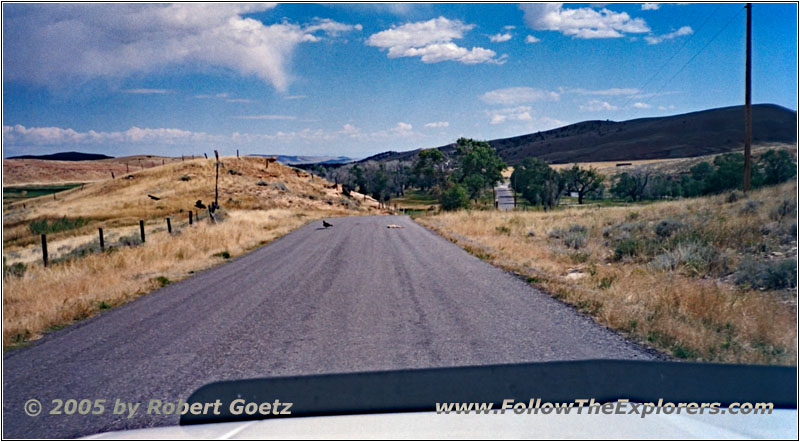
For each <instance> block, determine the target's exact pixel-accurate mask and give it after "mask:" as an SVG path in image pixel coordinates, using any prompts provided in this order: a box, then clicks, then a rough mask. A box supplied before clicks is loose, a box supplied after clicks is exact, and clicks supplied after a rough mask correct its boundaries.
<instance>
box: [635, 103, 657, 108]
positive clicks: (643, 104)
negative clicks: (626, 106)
mask: <svg viewBox="0 0 800 442" xmlns="http://www.w3.org/2000/svg"><path fill="white" fill-rule="evenodd" d="M633 107H635V108H636V109H650V108H651V107H653V106H651V105H649V104H647V103H642V102H636V103H633Z"/></svg>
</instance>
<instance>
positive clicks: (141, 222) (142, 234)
mask: <svg viewBox="0 0 800 442" xmlns="http://www.w3.org/2000/svg"><path fill="white" fill-rule="evenodd" d="M139 234H140V235H141V236H142V244H144V220H141V219H140V220H139Z"/></svg>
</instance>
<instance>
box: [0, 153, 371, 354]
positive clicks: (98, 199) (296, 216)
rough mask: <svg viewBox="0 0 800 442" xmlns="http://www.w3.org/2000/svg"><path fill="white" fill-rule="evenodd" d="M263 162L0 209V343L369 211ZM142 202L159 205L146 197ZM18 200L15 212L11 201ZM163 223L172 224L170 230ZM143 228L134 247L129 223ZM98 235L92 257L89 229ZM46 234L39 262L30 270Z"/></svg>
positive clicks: (358, 198)
mask: <svg viewBox="0 0 800 442" xmlns="http://www.w3.org/2000/svg"><path fill="white" fill-rule="evenodd" d="M265 161H266V160H265V159H264V158H240V159H237V158H223V159H222V162H223V164H224V167H221V168H220V197H219V200H220V205H221V207H222V208H221V210H220V211H218V212H217V214H216V218H217V222H216V223H213V222H211V221H210V219H209V217H208V213H207V212H206V211H202V210H200V211H199V212H200V216H201V218H200V220H199V221H196V222H195V223H194V224H193V225H192V226H189V225H188V211H189V210H194V211H195V213H197V212H198V209H195V208H194V207H193V206H194V204H195V201H197V200H202V201H203V202H204V203H205V204H208V203H210V202H211V201H213V198H214V162H213V160H205V159H203V160H199V159H198V160H194V161H185V162H175V163H172V164H166V165H165V166H158V167H153V168H149V169H144V170H141V171H139V172H136V173H132V174H129V175H124V174H123V175H122V176H118V177H117V178H116V179H115V180H110V179H109V180H105V181H101V182H96V183H91V184H87V185H85V186H84V187H83V189H81V188H80V187H77V188H74V189H71V190H67V191H63V192H59V193H57V194H55V199H54V198H53V196H52V195H47V196H43V197H39V198H33V199H29V200H25V201H24V202H23V201H20V202H16V203H14V204H12V205H9V206H6V207H4V213H3V227H4V229H3V234H4V237H3V244H4V247H3V344H4V346H14V345H19V344H23V343H25V342H27V341H29V340H31V339H35V338H37V337H39V336H41V335H42V334H43V333H44V332H46V331H47V330H49V329H51V328H54V327H55V328H57V327H61V326H63V325H65V324H68V323H70V322H73V321H77V320H81V319H83V318H86V317H88V316H91V315H92V314H95V313H97V312H99V311H102V310H105V309H107V308H110V307H113V306H116V305H119V304H122V303H125V302H127V301H129V300H132V299H134V298H136V297H137V296H140V295H142V294H144V293H147V292H149V291H150V290H153V289H155V288H158V287H161V286H163V285H166V284H169V283H170V282H172V281H177V280H180V279H183V278H186V277H187V276H189V275H191V274H192V273H194V272H196V271H198V270H201V269H204V268H207V267H209V266H212V265H216V264H219V263H222V262H224V261H225V260H226V259H229V258H231V257H234V256H237V255H240V254H242V253H244V252H246V251H248V250H251V249H253V248H255V247H258V246H260V245H263V244H266V243H268V242H269V241H271V240H273V239H275V238H278V237H280V236H282V235H284V234H286V233H287V232H289V231H291V230H293V229H295V228H297V227H299V226H301V225H303V224H305V223H307V222H309V221H311V220H314V219H319V218H323V217H324V218H330V217H335V216H347V215H357V214H368V213H378V212H379V210H378V209H377V203H376V202H375V201H374V200H372V199H371V198H365V197H364V196H363V195H359V194H356V193H353V194H352V195H351V196H350V197H347V196H344V195H342V194H341V192H340V189H337V188H335V186H333V185H332V184H331V183H328V182H326V181H323V180H322V179H320V178H315V177H311V176H310V175H309V174H307V173H306V172H303V171H300V170H296V169H293V168H291V167H288V166H284V165H281V164H279V163H276V162H270V163H269V166H268V167H267V165H266V164H267V163H266V162H265ZM148 194H149V195H154V196H156V197H158V198H159V200H157V201H156V200H153V199H151V198H150V197H148ZM23 204H24V206H23ZM165 217H170V218H171V220H172V229H173V232H172V234H170V233H168V232H167V231H166V230H167V229H166V224H165V220H164V218H165ZM139 219H143V220H145V221H146V232H147V235H146V242H145V243H144V244H142V243H141V241H140V239H139V227H138V220H139ZM98 227H102V228H103V229H104V238H105V246H106V250H105V251H104V252H103V251H101V250H100V246H99V239H98V233H97V228H98ZM41 233H47V236H48V252H49V253H48V255H49V256H50V260H51V265H50V266H48V267H43V266H42V265H41V253H42V252H41V247H40V245H39V244H40V243H39V235H40V234H41Z"/></svg>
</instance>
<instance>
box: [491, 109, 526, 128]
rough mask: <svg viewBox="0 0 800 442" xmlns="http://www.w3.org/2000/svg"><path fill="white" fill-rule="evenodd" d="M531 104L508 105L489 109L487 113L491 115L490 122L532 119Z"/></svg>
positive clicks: (498, 122)
mask: <svg viewBox="0 0 800 442" xmlns="http://www.w3.org/2000/svg"><path fill="white" fill-rule="evenodd" d="M531 110H532V108H531V107H530V106H517V107H508V108H503V109H489V110H487V111H486V114H487V115H488V116H489V124H501V123H506V122H509V121H531V120H533V117H531Z"/></svg>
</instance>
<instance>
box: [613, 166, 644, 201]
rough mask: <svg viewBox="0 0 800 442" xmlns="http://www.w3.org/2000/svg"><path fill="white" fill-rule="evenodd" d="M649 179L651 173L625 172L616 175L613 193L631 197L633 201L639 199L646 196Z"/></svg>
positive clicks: (622, 196)
mask: <svg viewBox="0 0 800 442" xmlns="http://www.w3.org/2000/svg"><path fill="white" fill-rule="evenodd" d="M649 180H650V174H649V173H628V172H623V173H621V174H618V175H616V176H615V177H614V185H613V186H612V187H611V193H612V194H614V195H616V196H618V197H620V198H630V199H631V200H632V201H639V200H641V199H642V197H643V196H644V192H645V189H646V188H647V183H648V182H649Z"/></svg>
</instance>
